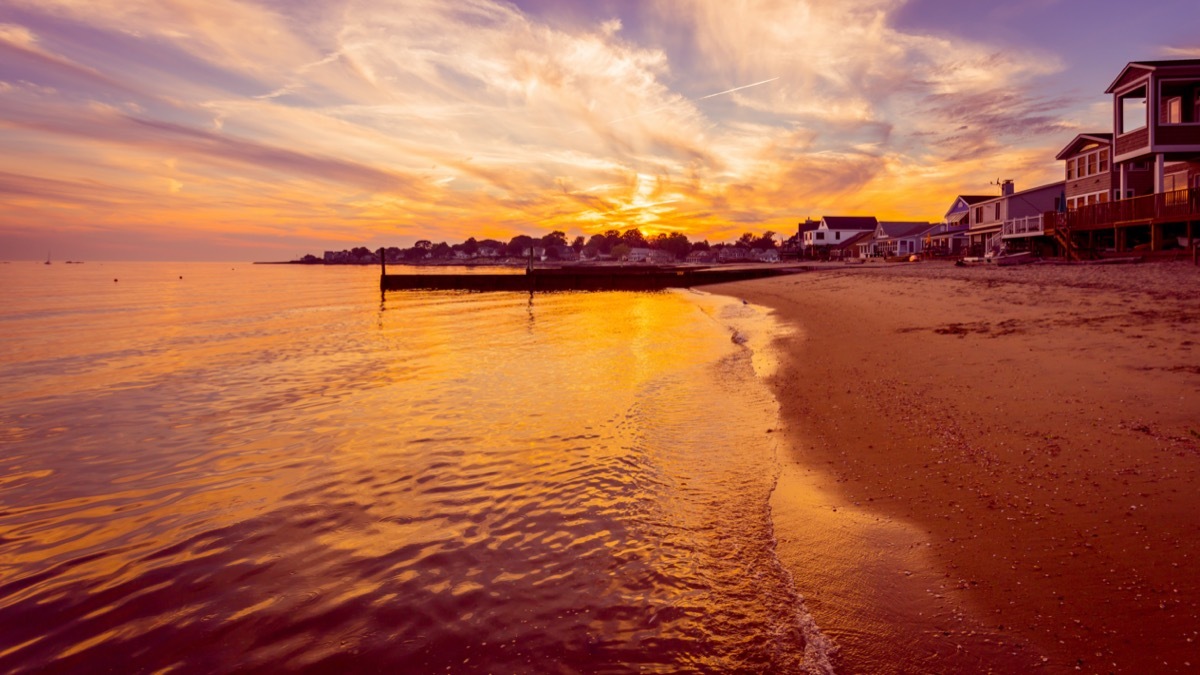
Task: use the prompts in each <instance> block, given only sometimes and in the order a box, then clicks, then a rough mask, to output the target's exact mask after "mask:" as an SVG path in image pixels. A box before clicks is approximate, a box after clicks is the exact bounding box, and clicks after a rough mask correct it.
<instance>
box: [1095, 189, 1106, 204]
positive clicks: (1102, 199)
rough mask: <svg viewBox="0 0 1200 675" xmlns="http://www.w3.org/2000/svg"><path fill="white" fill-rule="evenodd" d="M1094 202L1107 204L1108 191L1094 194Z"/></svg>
mask: <svg viewBox="0 0 1200 675" xmlns="http://www.w3.org/2000/svg"><path fill="white" fill-rule="evenodd" d="M1096 203H1097V204H1107V203H1108V193H1107V192H1101V193H1100V194H1098V195H1096Z"/></svg>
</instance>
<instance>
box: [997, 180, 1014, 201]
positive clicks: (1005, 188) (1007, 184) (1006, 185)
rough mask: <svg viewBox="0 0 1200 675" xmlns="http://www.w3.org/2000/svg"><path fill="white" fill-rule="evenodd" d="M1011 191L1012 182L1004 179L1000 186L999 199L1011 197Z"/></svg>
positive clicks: (1012, 188)
mask: <svg viewBox="0 0 1200 675" xmlns="http://www.w3.org/2000/svg"><path fill="white" fill-rule="evenodd" d="M1013 190H1014V187H1013V182H1012V179H1011V178H1007V179H1005V181H1004V182H1003V183H1001V184H1000V196H1001V197H1009V196H1011V195H1012V193H1013Z"/></svg>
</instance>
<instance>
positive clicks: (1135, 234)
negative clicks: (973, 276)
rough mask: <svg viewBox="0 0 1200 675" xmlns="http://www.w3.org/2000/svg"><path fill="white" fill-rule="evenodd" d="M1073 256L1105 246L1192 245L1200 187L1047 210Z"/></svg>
mask: <svg viewBox="0 0 1200 675" xmlns="http://www.w3.org/2000/svg"><path fill="white" fill-rule="evenodd" d="M1044 222H1045V223H1046V228H1045V229H1046V234H1050V235H1053V236H1054V238H1055V239H1056V240H1057V241H1058V243H1059V245H1060V246H1062V247H1063V248H1064V249H1065V250H1066V252H1067V255H1068V256H1069V257H1076V258H1077V257H1080V256H1081V255H1083V254H1090V256H1092V257H1094V256H1095V255H1098V254H1099V253H1100V252H1103V251H1112V252H1117V253H1122V252H1127V251H1151V252H1156V251H1164V250H1171V249H1188V250H1190V249H1192V248H1193V246H1194V245H1195V243H1196V241H1197V239H1200V189H1196V188H1185V189H1180V190H1173V191H1171V192H1163V193H1159V194H1153V195H1145V196H1142V197H1134V198H1132V199H1122V200H1119V201H1113V202H1105V203H1102V204H1088V205H1087V206H1081V207H1079V208H1077V209H1074V210H1071V211H1067V212H1066V213H1057V212H1049V213H1046V214H1044Z"/></svg>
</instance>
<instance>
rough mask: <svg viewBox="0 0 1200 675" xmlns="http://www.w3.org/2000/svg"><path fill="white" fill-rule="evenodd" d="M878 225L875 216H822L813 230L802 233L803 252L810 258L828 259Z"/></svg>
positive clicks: (872, 230)
mask: <svg viewBox="0 0 1200 675" xmlns="http://www.w3.org/2000/svg"><path fill="white" fill-rule="evenodd" d="M878 225H879V221H877V220H875V216H823V217H822V218H821V220H820V221H819V222H818V223H817V226H816V227H814V228H813V229H811V230H809V231H807V232H804V233H803V234H804V250H805V251H807V252H808V254H809V255H810V256H812V257H822V258H824V257H829V256H830V254H831V253H832V252H833V251H844V250H845V248H846V243H847V242H848V241H849V240H850V239H851V238H854V237H856V236H857V235H859V234H862V233H864V232H874V231H875V228H876V227H877V226H878Z"/></svg>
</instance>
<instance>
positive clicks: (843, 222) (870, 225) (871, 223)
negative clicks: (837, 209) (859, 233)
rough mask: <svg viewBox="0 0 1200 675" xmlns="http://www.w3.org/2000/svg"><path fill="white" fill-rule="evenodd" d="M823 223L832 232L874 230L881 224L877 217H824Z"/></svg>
mask: <svg viewBox="0 0 1200 675" xmlns="http://www.w3.org/2000/svg"><path fill="white" fill-rule="evenodd" d="M821 222H822V223H825V227H827V228H829V229H831V230H874V229H875V226H876V225H878V224H879V221H878V220H875V216H822V217H821Z"/></svg>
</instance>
